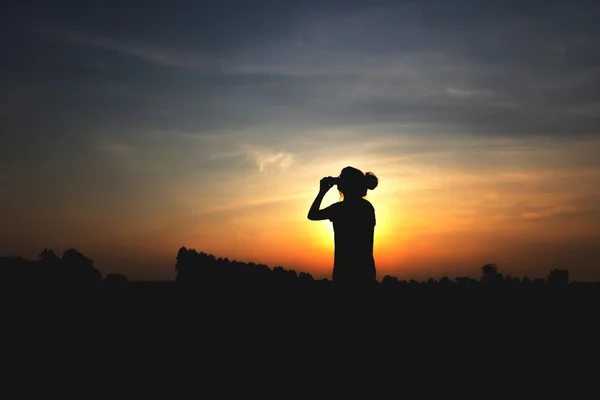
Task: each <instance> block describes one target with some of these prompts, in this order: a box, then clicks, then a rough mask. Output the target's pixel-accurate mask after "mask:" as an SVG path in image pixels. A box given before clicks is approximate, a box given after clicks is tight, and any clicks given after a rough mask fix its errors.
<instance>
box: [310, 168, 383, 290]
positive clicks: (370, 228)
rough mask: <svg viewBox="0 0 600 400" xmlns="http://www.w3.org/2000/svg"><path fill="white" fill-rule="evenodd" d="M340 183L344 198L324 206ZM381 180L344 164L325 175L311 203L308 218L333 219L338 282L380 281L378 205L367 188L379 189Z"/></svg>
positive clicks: (318, 219)
mask: <svg viewBox="0 0 600 400" xmlns="http://www.w3.org/2000/svg"><path fill="white" fill-rule="evenodd" d="M336 183H337V185H338V190H339V191H340V194H341V195H343V201H339V202H337V203H334V204H332V205H330V206H329V207H327V208H324V209H322V210H320V207H321V201H322V200H323V197H324V196H325V194H326V193H327V191H328V190H329V189H330V188H331V187H332V186H333V185H335V184H336ZM377 183H378V180H377V177H376V176H375V175H374V174H372V173H371V172H367V173H366V174H363V173H362V172H361V171H360V170H358V169H356V168H353V167H346V168H344V169H343V170H342V172H341V174H340V176H339V177H337V178H334V177H330V176H329V177H325V178H323V179H321V184H320V190H319V194H318V195H317V197H316V198H315V200H314V202H313V204H312V206H311V207H310V211H309V212H308V219H310V220H311V221H320V220H325V219H329V220H330V221H331V222H333V230H334V235H335V253H334V263H333V282H334V283H341V284H349V285H351V286H357V285H359V286H363V285H369V284H373V283H375V282H376V277H375V260H374V258H373V234H374V231H375V209H374V208H373V206H372V205H371V203H370V202H369V201H368V200H366V199H364V198H363V197H364V196H366V195H367V189H370V190H373V189H375V188H376V187H377Z"/></svg>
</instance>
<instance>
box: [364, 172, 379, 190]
mask: <svg viewBox="0 0 600 400" xmlns="http://www.w3.org/2000/svg"><path fill="white" fill-rule="evenodd" d="M365 183H366V185H367V189H369V190H373V189H375V188H376V187H377V184H378V183H379V179H377V177H376V176H375V174H374V173H372V172H367V173H366V174H365Z"/></svg>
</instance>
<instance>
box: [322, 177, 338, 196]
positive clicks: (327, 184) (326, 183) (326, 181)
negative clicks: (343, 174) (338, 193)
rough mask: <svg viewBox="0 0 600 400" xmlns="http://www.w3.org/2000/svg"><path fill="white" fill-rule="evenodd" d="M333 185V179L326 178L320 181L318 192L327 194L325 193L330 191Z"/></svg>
mask: <svg viewBox="0 0 600 400" xmlns="http://www.w3.org/2000/svg"><path fill="white" fill-rule="evenodd" d="M334 184H335V178H333V177H331V176H326V177H325V178H323V179H321V185H320V190H321V192H322V193H327V191H328V190H329V189H331V187H332V186H333V185H334Z"/></svg>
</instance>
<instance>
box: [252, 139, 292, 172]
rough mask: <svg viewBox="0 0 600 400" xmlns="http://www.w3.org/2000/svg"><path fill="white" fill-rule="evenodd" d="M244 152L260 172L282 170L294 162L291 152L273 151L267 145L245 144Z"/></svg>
mask: <svg viewBox="0 0 600 400" xmlns="http://www.w3.org/2000/svg"><path fill="white" fill-rule="evenodd" d="M245 153H246V154H247V156H248V157H250V159H251V160H253V161H254V163H255V164H256V167H257V168H258V171H259V172H261V173H267V172H283V171H285V170H287V169H288V168H290V167H291V166H292V165H293V164H294V163H295V159H294V155H293V154H292V153H289V152H287V151H275V150H273V149H270V148H268V147H260V146H255V145H248V146H245Z"/></svg>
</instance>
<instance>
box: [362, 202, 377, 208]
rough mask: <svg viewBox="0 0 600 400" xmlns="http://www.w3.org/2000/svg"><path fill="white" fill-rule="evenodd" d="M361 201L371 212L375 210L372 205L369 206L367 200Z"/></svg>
mask: <svg viewBox="0 0 600 400" xmlns="http://www.w3.org/2000/svg"><path fill="white" fill-rule="evenodd" d="M362 201H363V204H364V205H365V207H368V208H370V209H372V210H374V209H375V207H373V204H371V202H370V201H369V200H367V199H362Z"/></svg>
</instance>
